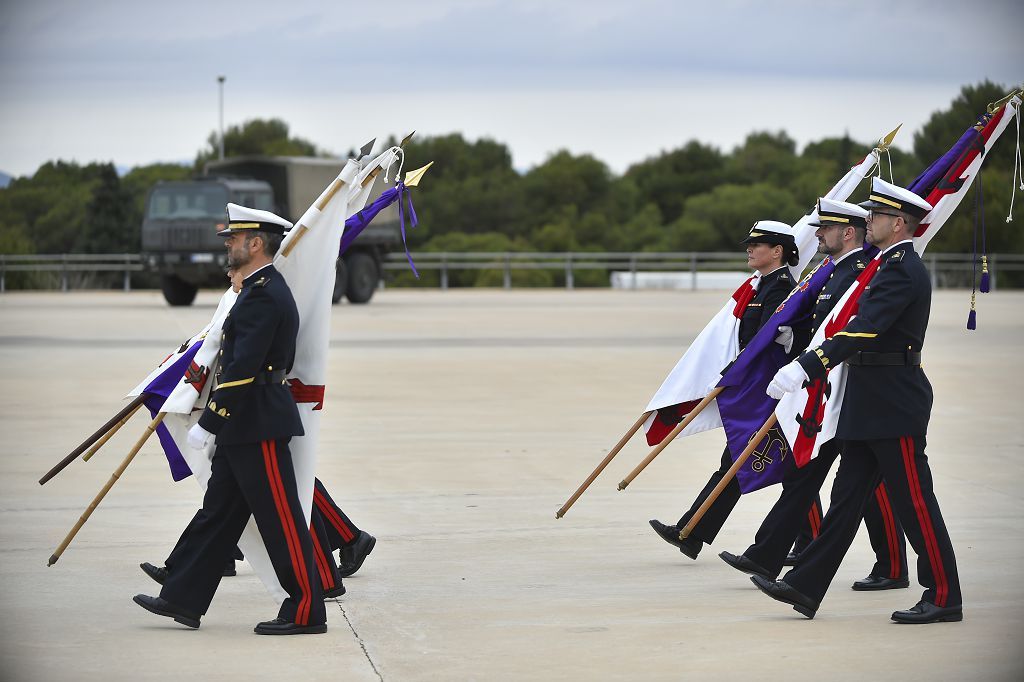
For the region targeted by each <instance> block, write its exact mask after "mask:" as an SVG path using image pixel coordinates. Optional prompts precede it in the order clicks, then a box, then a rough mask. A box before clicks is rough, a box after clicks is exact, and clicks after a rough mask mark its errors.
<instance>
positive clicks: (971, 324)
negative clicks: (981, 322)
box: [967, 310, 978, 329]
mask: <svg viewBox="0 0 1024 682" xmlns="http://www.w3.org/2000/svg"><path fill="white" fill-rule="evenodd" d="M967 328H968V329H977V328H978V313H977V312H976V311H974V310H972V311H971V312H970V313H968V314H967Z"/></svg>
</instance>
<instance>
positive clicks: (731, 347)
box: [644, 131, 895, 445]
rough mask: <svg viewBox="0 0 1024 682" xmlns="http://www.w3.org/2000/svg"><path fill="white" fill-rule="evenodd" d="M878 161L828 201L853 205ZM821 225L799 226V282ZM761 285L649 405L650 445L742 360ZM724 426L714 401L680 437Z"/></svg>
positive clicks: (686, 357) (851, 175) (697, 342)
mask: <svg viewBox="0 0 1024 682" xmlns="http://www.w3.org/2000/svg"><path fill="white" fill-rule="evenodd" d="M894 132H895V131H894ZM889 141H891V136H890V140H889ZM878 158H879V152H878V150H877V149H875V150H872V151H871V153H869V154H868V155H867V156H865V157H864V159H863V160H862V161H861V162H860V163H858V164H857V165H855V166H854V167H853V168H851V169H850V170H849V171H848V172H847V173H846V175H844V176H843V177H842V178H841V179H840V180H839V182H837V183H836V184H835V185H834V186H833V187H832V189H831V190H829V192H828V194H826V195H825V198H826V199H834V200H836V201H845V200H846V199H848V198H849V197H850V195H851V194H853V192H854V190H856V189H857V186H858V185H859V184H860V183H861V181H862V180H864V178H866V177H868V176H869V175H870V174H871V171H872V169H874V167H875V165H876V164H877V163H878ZM817 219H818V212H817V206H815V208H814V209H813V210H812V211H811V212H810V213H808V214H807V215H805V216H803V217H802V218H800V220H799V221H797V223H796V225H794V226H793V233H794V237H795V239H796V244H797V248H798V249H799V250H800V262H799V263H798V264H797V265H796V266H795V267H792V268H790V273H791V274H792V275H793V281H794V282H798V281H800V273H802V272H803V271H804V269H805V268H806V267H807V266H808V265H809V264H810V262H811V259H812V258H813V256H814V254H815V252H816V251H817V248H816V246H817V238H816V237H815V236H814V231H815V229H816V228H814V227H811V226H810V223H812V222H816V221H817ZM759 279H760V276H759V275H758V274H757V273H754V275H753V276H751V277H750V279H748V280H747V281H746V282H744V283H743V284H742V285H741V286H740V288H739V289H737V290H736V292H735V293H734V294H733V295H732V298H730V300H729V301H728V302H726V304H725V305H724V306H723V307H722V309H721V310H720V311H719V312H718V314H716V315H715V316H714V317H713V318H712V319H711V322H709V323H708V325H707V326H706V327H704V330H703V331H701V333H700V334H698V335H697V338H695V339H694V340H693V343H691V344H690V347H689V348H687V349H686V352H685V353H683V357H682V358H680V359H679V362H677V363H676V366H675V367H674V368H672V371H671V372H669V375H668V377H666V378H665V380H664V381H663V382H662V384H661V387H660V388H659V389H658V391H657V393H655V394H654V397H653V398H651V401H650V402H649V403H648V404H647V409H646V410H645V411H649V412H652V414H651V415H650V416H649V417H648V418H647V421H646V422H645V423H644V432H645V434H646V435H647V443H648V444H649V445H657V444H658V443H660V442H661V441H662V440H663V439H664V438H665V436H667V435H668V433H669V432H670V431H671V430H672V429H673V428H674V427H675V425H676V424H678V423H679V421H680V420H681V419H682V418H683V417H685V416H686V415H687V414H688V413H689V412H690V411H691V410H692V409H693V408H694V407H696V406H697V403H699V402H700V401H701V400H703V399H704V396H706V395H707V394H708V392H709V391H710V390H711V388H712V387H714V386H715V385H716V384H717V383H718V382H719V380H720V379H721V378H722V375H721V371H722V370H723V369H725V367H726V365H728V364H729V363H730V362H732V361H733V360H735V359H736V356H737V355H739V351H740V349H739V324H740V317H741V316H742V315H743V310H744V308H746V305H747V303H749V302H750V299H752V298H753V297H754V294H755V293H756V291H757V285H758V280H759ZM721 425H722V418H721V415H719V413H718V405H717V404H716V403H715V402H714V401H712V403H711V404H710V405H708V406H707V407H705V408H704V411H703V412H701V413H700V414H699V415H697V417H696V418H694V420H693V421H692V422H690V424H689V425H688V426H687V427H686V428H685V429H683V431H682V433H681V434H680V435H681V436H690V435H693V434H695V433H700V432H702V431H708V430H710V429H714V428H718V427H720V426H721Z"/></svg>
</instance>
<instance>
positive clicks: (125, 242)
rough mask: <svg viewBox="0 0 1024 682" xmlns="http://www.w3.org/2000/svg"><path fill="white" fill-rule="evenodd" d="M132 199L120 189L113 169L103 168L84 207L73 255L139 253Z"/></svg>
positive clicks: (119, 183)
mask: <svg viewBox="0 0 1024 682" xmlns="http://www.w3.org/2000/svg"><path fill="white" fill-rule="evenodd" d="M131 214H132V196H131V194H130V193H129V192H128V191H127V190H126V189H125V188H124V187H123V186H122V185H121V179H120V178H119V177H118V176H117V171H116V170H115V169H114V165H113V164H110V163H107V164H103V166H101V167H100V170H99V178H98V181H97V182H96V184H95V185H94V187H93V190H92V199H91V200H90V201H89V203H88V205H86V207H85V220H84V223H83V225H82V231H81V232H79V234H78V238H77V239H76V240H75V248H74V250H75V251H79V252H84V253H128V252H132V251H138V250H139V226H138V225H132V224H131V222H130V218H131Z"/></svg>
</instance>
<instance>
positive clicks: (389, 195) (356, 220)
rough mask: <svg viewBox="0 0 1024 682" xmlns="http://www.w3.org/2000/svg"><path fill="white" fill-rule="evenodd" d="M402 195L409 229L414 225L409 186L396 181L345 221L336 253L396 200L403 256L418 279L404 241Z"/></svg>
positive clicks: (414, 215) (343, 248) (414, 213)
mask: <svg viewBox="0 0 1024 682" xmlns="http://www.w3.org/2000/svg"><path fill="white" fill-rule="evenodd" d="M403 197H404V198H405V200H406V203H407V204H408V206H409V208H408V211H409V229H412V228H414V227H416V226H417V225H418V224H419V221H418V220H417V219H416V210H415V209H414V208H413V207H412V194H411V193H410V192H409V188H408V187H406V186H405V183H404V182H397V183H395V186H394V187H391V188H389V189H386V190H384V191H383V192H381V195H380V196H379V197H377V198H376V199H374V201H373V203H372V204H370V205H369V206H367V207H365V208H364V209H363V210H361V211H359V212H358V213H356V214H354V215H353V216H352V217H350V218H349V219H348V220H346V221H345V231H344V232H343V233H342V235H341V249H340V250H339V251H338V255H339V256H340V255H341V254H343V253H345V251H347V250H348V247H350V246H352V242H354V241H355V240H356V237H358V236H359V235H360V233H362V231H363V230H365V229H366V226H367V225H369V224H370V222H372V221H373V219H374V218H376V217H377V214H378V213H380V212H381V211H383V210H384V209H385V208H387V207H388V206H390V205H391V204H393V203H395V202H396V201H397V202H398V223H399V225H400V226H401V228H402V245H403V246H404V247H405V257H406V258H407V259H408V260H409V267H410V268H412V272H413V274H414V275H416V277H417V279H418V278H419V276H420V273H419V272H417V271H416V266H415V265H414V264H413V262H412V255H411V254H410V253H409V244H408V243H407V242H406V235H405V210H404V209H403V208H402V199H403Z"/></svg>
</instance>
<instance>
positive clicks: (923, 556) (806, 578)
mask: <svg viewBox="0 0 1024 682" xmlns="http://www.w3.org/2000/svg"><path fill="white" fill-rule="evenodd" d="M842 448H843V454H842V457H841V458H840V461H839V470H838V471H837V472H836V481H835V485H834V486H833V488H832V505H831V506H830V507H829V510H828V514H826V515H825V520H824V521H823V522H822V525H821V534H820V535H819V536H818V538H817V539H816V540H815V541H814V542H812V543H811V544H810V546H809V547H808V548H807V549H806V550H805V551H804V553H803V555H802V556H801V559H800V564H799V565H798V566H797V567H796V568H794V569H793V570H791V571H789V572H788V573H786V575H785V576H783V580H785V581H786V583H788V584H789V585H791V586H792V587H794V588H796V589H797V590H798V591H799V592H801V593H802V594H804V595H806V596H807V597H810V598H811V599H814V600H815V601H817V602H819V603H820V602H821V600H822V598H823V597H824V596H825V592H826V591H827V590H828V586H829V584H830V583H831V582H832V579H833V578H834V577H835V574H836V571H838V570H839V565H840V563H842V561H843V557H844V556H845V555H846V552H847V551H848V550H849V548H850V545H851V544H852V543H853V538H854V536H855V535H856V533H857V527H858V526H859V525H860V519H861V518H862V517H863V515H864V509H865V505H866V504H867V502H868V499H869V497H870V496H871V495H872V494H875V491H876V489H877V487H878V484H879V482H882V481H884V483H885V487H886V490H887V491H888V499H889V501H890V502H891V504H892V508H893V510H895V512H896V516H897V517H898V518H899V520H900V521H901V522H902V524H903V529H904V531H905V533H906V536H907V540H909V541H910V546H911V547H913V548H914V551H915V552H916V553H917V557H918V559H917V576H918V580H919V582H920V583H921V585H923V586H924V588H925V592H924V595H923V596H922V599H923V600H924V601H926V602H930V603H933V604H935V605H936V606H940V607H948V606H960V605H961V604H962V598H961V595H960V579H959V576H958V574H957V568H956V557H955V556H954V555H953V546H952V543H951V542H950V539H949V533H948V532H947V530H946V524H945V522H944V521H943V520H942V512H941V511H940V510H939V505H938V502H937V501H936V499H935V493H934V492H933V490H932V475H931V469H930V467H929V466H928V457H927V456H926V455H925V453H924V448H925V438H924V437H923V436H914V437H911V436H905V437H902V438H887V439H882V440H869V441H846V442H844V443H843V445H842Z"/></svg>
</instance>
